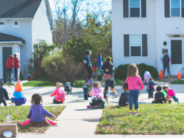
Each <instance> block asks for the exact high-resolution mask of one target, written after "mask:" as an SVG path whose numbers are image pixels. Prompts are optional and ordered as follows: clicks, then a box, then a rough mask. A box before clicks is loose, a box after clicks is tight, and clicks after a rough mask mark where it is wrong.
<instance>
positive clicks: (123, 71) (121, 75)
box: [115, 63, 158, 80]
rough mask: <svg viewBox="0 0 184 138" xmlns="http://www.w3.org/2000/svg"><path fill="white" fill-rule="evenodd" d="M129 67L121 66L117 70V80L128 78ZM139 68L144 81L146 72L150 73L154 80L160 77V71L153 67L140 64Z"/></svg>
mask: <svg viewBox="0 0 184 138" xmlns="http://www.w3.org/2000/svg"><path fill="white" fill-rule="evenodd" d="M129 65H130V64H125V65H119V66H118V67H117V68H116V69H115V79H119V80H125V79H126V78H127V69H128V66H129ZM137 67H138V69H139V75H140V76H141V78H142V79H144V72H145V71H148V72H149V73H150V74H151V76H152V77H153V78H154V79H155V78H157V77H158V71H157V69H156V68H155V67H153V66H150V65H146V64H144V63H141V64H138V65H137Z"/></svg>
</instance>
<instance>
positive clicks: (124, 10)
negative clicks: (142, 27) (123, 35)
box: [123, 0, 128, 17]
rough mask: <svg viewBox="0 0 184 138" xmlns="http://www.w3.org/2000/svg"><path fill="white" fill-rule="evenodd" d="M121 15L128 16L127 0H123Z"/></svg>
mask: <svg viewBox="0 0 184 138" xmlns="http://www.w3.org/2000/svg"><path fill="white" fill-rule="evenodd" d="M123 17H128V0H123Z"/></svg>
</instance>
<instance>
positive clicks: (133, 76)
mask: <svg viewBox="0 0 184 138" xmlns="http://www.w3.org/2000/svg"><path fill="white" fill-rule="evenodd" d="M138 73H139V70H138V68H137V66H136V65H135V64H130V65H129V66H128V71H127V76H128V77H127V79H126V83H127V84H128V90H129V95H130V98H129V108H130V114H132V106H133V105H132V101H133V98H134V100H135V113H134V114H135V115H138V113H137V109H138V106H139V105H138V97H139V91H141V90H142V89H143V88H144V86H143V83H142V80H141V77H140V76H138ZM139 85H140V87H139Z"/></svg>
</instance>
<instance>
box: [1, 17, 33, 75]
mask: <svg viewBox="0 0 184 138" xmlns="http://www.w3.org/2000/svg"><path fill="white" fill-rule="evenodd" d="M15 21H16V20H13V19H12V20H10V21H4V23H5V24H4V25H3V26H1V27H0V32H1V33H5V34H9V35H13V36H17V37H20V38H22V39H24V40H25V45H23V46H20V60H21V70H22V72H23V74H24V78H25V79H27V77H28V63H27V60H28V59H29V58H30V57H31V55H32V54H31V53H32V52H33V49H32V45H33V43H32V23H31V20H28V21H26V20H25V21H24V20H22V21H18V22H19V27H14V22H15Z"/></svg>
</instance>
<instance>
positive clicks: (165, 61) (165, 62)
mask: <svg viewBox="0 0 184 138" xmlns="http://www.w3.org/2000/svg"><path fill="white" fill-rule="evenodd" d="M162 62H163V67H164V74H165V69H166V68H167V72H168V74H169V75H170V68H169V62H170V57H169V55H168V52H165V54H164V56H163V59H162Z"/></svg>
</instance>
